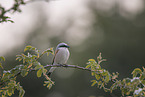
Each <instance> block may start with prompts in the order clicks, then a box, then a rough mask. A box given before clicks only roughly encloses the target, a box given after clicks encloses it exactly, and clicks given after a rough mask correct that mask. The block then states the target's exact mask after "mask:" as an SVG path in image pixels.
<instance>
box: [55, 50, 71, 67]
mask: <svg viewBox="0 0 145 97" xmlns="http://www.w3.org/2000/svg"><path fill="white" fill-rule="evenodd" d="M68 58H69V50H68V48H65V47H62V48H59V51H58V52H57V54H56V56H55V59H54V64H66V62H67V60H68Z"/></svg>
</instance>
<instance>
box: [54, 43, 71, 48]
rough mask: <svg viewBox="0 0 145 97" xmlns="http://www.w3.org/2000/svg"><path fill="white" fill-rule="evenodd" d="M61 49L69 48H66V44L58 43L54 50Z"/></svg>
mask: <svg viewBox="0 0 145 97" xmlns="http://www.w3.org/2000/svg"><path fill="white" fill-rule="evenodd" d="M62 47H64V48H69V46H68V45H67V44H66V43H59V44H58V45H57V47H56V49H59V48H62Z"/></svg>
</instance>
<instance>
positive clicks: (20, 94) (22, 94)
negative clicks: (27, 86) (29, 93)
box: [19, 88, 25, 97]
mask: <svg viewBox="0 0 145 97" xmlns="http://www.w3.org/2000/svg"><path fill="white" fill-rule="evenodd" d="M24 94H25V91H24V90H23V88H21V89H20V91H19V97H23V96H24Z"/></svg>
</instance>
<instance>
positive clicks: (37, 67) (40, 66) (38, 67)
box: [35, 64, 43, 70]
mask: <svg viewBox="0 0 145 97" xmlns="http://www.w3.org/2000/svg"><path fill="white" fill-rule="evenodd" d="M42 67H43V66H42V65H39V64H38V65H37V66H36V67H35V70H37V69H40V68H42Z"/></svg>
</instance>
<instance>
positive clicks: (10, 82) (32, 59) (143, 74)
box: [0, 46, 145, 97]
mask: <svg viewBox="0 0 145 97" xmlns="http://www.w3.org/2000/svg"><path fill="white" fill-rule="evenodd" d="M26 51H27V54H23V53H22V54H21V55H17V57H16V60H18V61H21V62H22V64H20V65H17V66H16V67H14V68H12V69H11V70H8V71H5V70H4V69H3V71H2V75H0V95H2V97H7V96H11V95H13V94H14V91H15V90H18V91H19V97H23V96H24V93H25V91H24V89H23V88H22V86H21V85H20V82H17V81H16V78H17V76H22V77H25V76H27V75H28V73H30V72H32V71H36V75H37V77H44V78H45V79H46V81H44V86H46V87H47V88H48V89H50V88H51V87H52V86H53V85H54V82H53V81H52V80H51V78H50V77H48V76H47V74H46V72H47V69H46V68H47V67H48V65H46V66H43V65H41V63H40V62H39V61H38V59H39V58H41V57H42V56H43V55H44V54H45V53H46V54H47V55H49V53H51V54H53V53H54V51H53V48H48V49H47V50H45V51H43V52H42V53H41V54H40V56H39V50H38V49H37V48H35V47H32V46H26V48H25V49H24V52H26ZM30 52H31V53H30ZM1 61H5V58H4V57H0V62H1ZM103 61H105V59H102V56H101V53H100V54H99V56H98V57H97V61H96V60H94V59H89V60H88V63H87V66H86V67H85V68H84V67H79V66H75V65H63V64H62V65H57V64H56V65H54V66H56V67H66V66H67V67H72V68H76V69H82V70H87V71H91V76H94V79H93V80H91V82H92V84H91V86H96V85H97V87H98V88H103V89H104V91H105V92H109V91H110V93H112V91H113V90H115V89H118V88H119V89H120V91H121V92H122V95H123V96H124V95H133V96H145V88H144V85H145V68H143V70H141V69H140V68H135V69H134V70H133V72H132V75H133V76H132V78H124V79H123V80H118V75H119V73H112V74H111V73H109V71H107V70H106V69H103V68H102V67H101V62H103ZM0 66H1V68H3V67H2V65H1V64H0ZM52 66H53V65H49V67H52ZM110 82H111V83H113V84H112V85H111V86H110V87H108V86H107V84H108V83H110Z"/></svg>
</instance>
